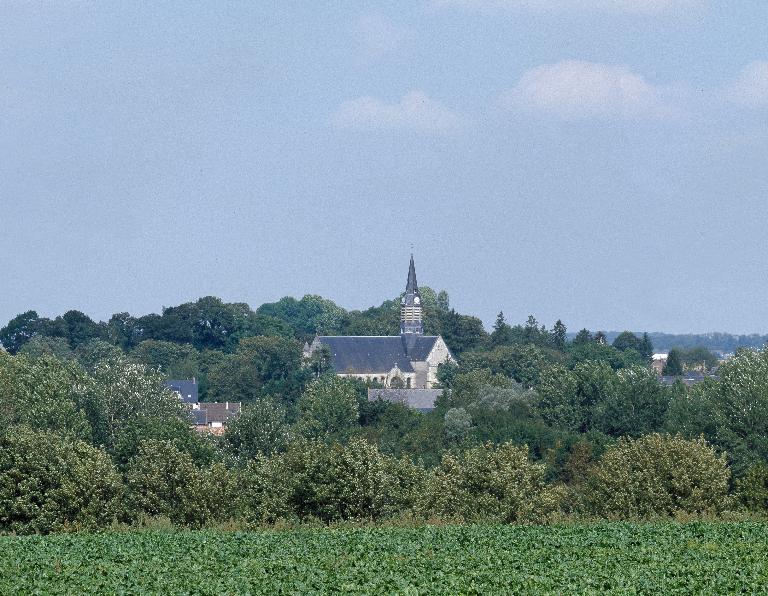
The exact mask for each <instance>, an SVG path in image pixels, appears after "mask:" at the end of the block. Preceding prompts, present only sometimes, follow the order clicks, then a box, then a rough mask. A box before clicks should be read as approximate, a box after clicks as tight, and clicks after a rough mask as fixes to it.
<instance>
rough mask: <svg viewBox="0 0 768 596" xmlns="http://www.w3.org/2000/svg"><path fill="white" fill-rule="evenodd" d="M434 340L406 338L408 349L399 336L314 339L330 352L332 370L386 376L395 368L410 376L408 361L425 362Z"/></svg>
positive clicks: (349, 336) (435, 337)
mask: <svg viewBox="0 0 768 596" xmlns="http://www.w3.org/2000/svg"><path fill="white" fill-rule="evenodd" d="M437 337H438V336H436V335H419V336H416V337H412V338H408V339H409V341H408V344H409V345H406V340H405V338H403V337H402V336H400V335H383V336H382V335H378V336H376V335H370V336H369V335H346V336H342V335H338V336H337V335H321V336H318V338H317V339H318V341H319V342H320V343H322V344H324V345H326V346H328V348H329V349H330V350H331V356H332V364H333V368H334V370H335V371H336V372H337V373H342V374H344V373H348V372H351V373H387V372H389V371H390V370H392V368H394V366H395V364H397V366H398V368H399V369H400V370H401V371H403V372H413V367H412V366H411V361H415V362H423V361H424V360H426V359H427V356H428V355H429V353H430V351H431V350H432V348H433V347H434V345H435V342H436V341H437ZM411 343H412V344H413V345H410V344H411Z"/></svg>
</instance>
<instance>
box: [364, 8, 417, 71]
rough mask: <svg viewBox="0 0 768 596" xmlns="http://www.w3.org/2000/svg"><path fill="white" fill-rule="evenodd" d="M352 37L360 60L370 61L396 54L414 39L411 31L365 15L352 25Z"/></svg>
mask: <svg viewBox="0 0 768 596" xmlns="http://www.w3.org/2000/svg"><path fill="white" fill-rule="evenodd" d="M351 33H352V37H353V39H354V40H355V43H356V45H357V50H358V54H359V56H360V58H362V59H364V60H367V61H370V60H378V59H379V58H381V57H383V56H385V55H387V54H391V53H393V52H396V51H397V50H399V49H400V48H402V47H403V46H404V45H406V44H407V43H410V42H411V41H412V40H413V38H414V37H415V33H414V32H413V30H411V29H408V28H406V27H401V26H400V25H397V24H395V23H393V22H392V21H391V20H390V19H388V18H387V17H385V16H383V15H381V14H378V13H372V14H366V15H363V16H361V17H359V18H358V19H357V20H355V22H354V23H353V24H352V30H351Z"/></svg>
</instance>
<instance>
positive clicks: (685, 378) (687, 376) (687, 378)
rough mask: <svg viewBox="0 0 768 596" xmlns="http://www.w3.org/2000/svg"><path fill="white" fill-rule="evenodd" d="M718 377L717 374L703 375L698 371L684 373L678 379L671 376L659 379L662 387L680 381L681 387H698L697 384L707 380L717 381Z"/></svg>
mask: <svg viewBox="0 0 768 596" xmlns="http://www.w3.org/2000/svg"><path fill="white" fill-rule="evenodd" d="M719 378H720V377H719V376H718V375H717V374H711V373H703V372H701V371H698V370H689V371H686V372H684V373H683V374H682V375H680V376H679V377H672V376H663V377H661V382H662V384H664V385H667V386H672V385H674V384H675V383H676V382H677V381H680V382H681V383H683V385H687V386H688V387H690V386H692V385H698V384H699V383H703V382H704V381H705V380H707V379H712V380H714V381H717V380H718V379H719Z"/></svg>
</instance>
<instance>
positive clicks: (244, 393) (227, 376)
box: [207, 337, 308, 404]
mask: <svg viewBox="0 0 768 596" xmlns="http://www.w3.org/2000/svg"><path fill="white" fill-rule="evenodd" d="M306 376H308V372H303V371H302V369H301V345H300V344H299V343H298V342H297V341H295V340H293V339H285V338H282V337H247V338H245V339H242V340H241V341H240V343H239V345H238V347H237V350H236V351H235V352H234V353H233V354H228V355H226V356H225V357H223V358H222V359H221V361H220V362H219V363H217V364H216V365H215V366H213V367H212V368H211V370H210V372H209V373H208V377H207V380H208V396H209V399H211V400H214V401H242V402H248V401H253V400H256V399H259V398H261V397H265V396H268V395H272V396H279V397H280V398H281V399H282V401H283V402H284V403H286V404H293V403H295V401H296V399H297V398H298V395H299V393H300V391H301V388H302V385H303V382H304V380H305V378H306Z"/></svg>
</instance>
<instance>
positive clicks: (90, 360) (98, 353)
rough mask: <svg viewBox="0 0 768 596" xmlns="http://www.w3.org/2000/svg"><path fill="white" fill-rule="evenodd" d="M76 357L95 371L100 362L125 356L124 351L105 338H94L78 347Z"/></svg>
mask: <svg viewBox="0 0 768 596" xmlns="http://www.w3.org/2000/svg"><path fill="white" fill-rule="evenodd" d="M74 355H75V358H77V361H78V362H79V363H80V365H81V366H82V367H83V368H84V369H85V370H87V371H89V372H91V371H93V370H94V369H95V368H96V367H97V366H98V365H99V364H100V363H102V362H109V361H111V360H120V359H122V358H124V356H125V354H124V353H123V351H122V350H121V349H120V348H119V347H117V346H115V345H113V344H111V343H109V342H107V341H104V340H103V339H92V340H90V341H87V342H85V343H84V344H81V345H79V346H78V347H77V349H76V350H75V352H74Z"/></svg>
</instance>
